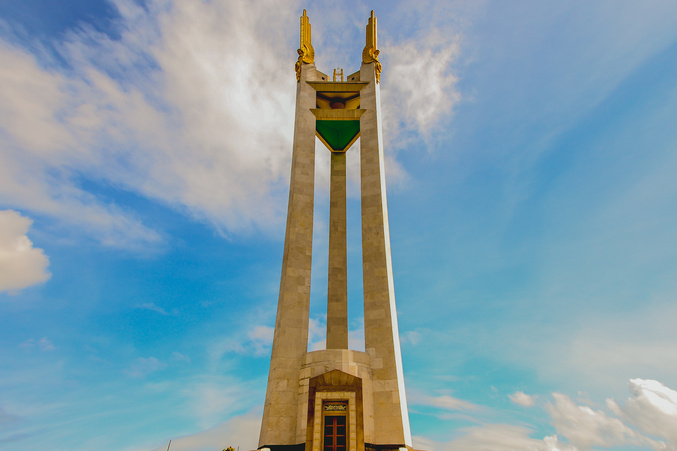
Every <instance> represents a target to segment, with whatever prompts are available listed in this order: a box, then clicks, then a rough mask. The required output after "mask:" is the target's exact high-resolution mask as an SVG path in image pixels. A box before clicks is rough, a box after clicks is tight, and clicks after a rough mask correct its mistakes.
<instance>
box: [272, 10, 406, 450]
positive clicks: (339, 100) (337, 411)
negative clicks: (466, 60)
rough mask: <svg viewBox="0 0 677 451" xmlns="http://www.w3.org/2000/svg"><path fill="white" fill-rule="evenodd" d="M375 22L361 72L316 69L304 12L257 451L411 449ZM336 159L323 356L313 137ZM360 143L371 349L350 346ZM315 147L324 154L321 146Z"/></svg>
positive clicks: (368, 344)
mask: <svg viewBox="0 0 677 451" xmlns="http://www.w3.org/2000/svg"><path fill="white" fill-rule="evenodd" d="M376 38H377V33H376V17H375V16H374V12H373V11H372V12H371V17H370V18H369V22H368V25H367V30H366V45H365V47H364V51H363V52H362V65H361V67H360V70H359V71H358V72H355V73H353V74H350V75H348V76H347V77H346V80H345V81H344V80H343V74H342V71H341V73H340V74H339V75H340V80H337V73H336V71H335V72H334V76H333V79H332V80H329V76H327V75H326V74H324V73H322V72H320V71H319V70H317V69H316V68H315V51H314V49H313V46H312V43H311V33H310V23H309V20H308V17H307V16H306V11H305V10H304V11H303V16H302V17H301V45H300V48H299V49H298V54H299V58H298V61H297V63H296V79H297V82H298V83H297V87H296V118H295V125H294V148H293V154H292V167H291V179H290V187H289V207H288V208H289V209H288V216H287V229H286V235H285V243H284V257H283V260H282V277H281V281H280V297H279V301H278V307H277V319H276V321H275V335H274V339H273V349H272V357H271V362H270V373H269V376H268V389H267V392H266V402H265V406H264V411H263V421H262V424H261V435H260V438H259V449H261V448H269V449H271V450H272V451H283V450H284V451H302V450H303V449H305V450H306V451H320V450H323V451H365V450H379V451H380V450H389V449H399V448H405V447H406V448H409V449H411V433H410V430H409V415H408V412H407V401H406V397H405V393H404V377H403V373H402V357H401V353H400V342H399V335H398V329H397V312H396V308H395V292H394V288H393V273H392V263H391V257H390V233H389V229H388V208H387V203H386V185H385V168H384V158H383V133H382V127H381V100H380V88H379V82H380V74H381V63H379V60H378V55H379V51H378V50H377V39H376ZM316 136H317V137H318V138H319V139H320V141H322V142H323V143H324V144H325V146H326V147H327V148H328V149H329V151H330V152H331V182H330V213H329V215H330V218H329V265H328V266H329V274H328V293H327V341H326V342H327V349H325V350H320V351H312V352H308V322H309V305H310V269H311V257H312V245H313V243H312V238H313V203H314V180H315V151H316V150H315V137H316ZM358 137H359V138H360V178H361V183H360V186H361V208H362V213H361V219H362V258H363V263H362V264H363V279H364V280H363V285H364V333H365V350H366V352H361V351H355V350H350V349H348V315H347V285H346V279H347V258H346V256H347V250H346V151H347V150H348V149H349V148H350V146H351V145H352V144H353V143H354V142H355V141H356V140H357V138H358ZM318 151H321V150H318Z"/></svg>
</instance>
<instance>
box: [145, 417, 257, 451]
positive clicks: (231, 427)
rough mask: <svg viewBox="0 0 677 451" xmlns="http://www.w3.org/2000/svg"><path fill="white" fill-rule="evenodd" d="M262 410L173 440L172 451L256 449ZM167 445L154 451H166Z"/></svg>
mask: <svg viewBox="0 0 677 451" xmlns="http://www.w3.org/2000/svg"><path fill="white" fill-rule="evenodd" d="M261 414H262V411H261V408H260V407H257V408H255V409H252V410H251V411H250V412H247V413H246V414H244V415H239V416H235V417H233V418H230V419H228V420H226V421H224V422H222V423H220V424H219V425H217V426H214V427H213V428H210V429H207V430H205V431H201V432H198V433H196V434H191V435H187V436H184V437H178V438H172V444H171V449H172V451H201V450H220V449H225V448H226V447H228V446H233V447H234V448H235V449H238V448H239V449H241V450H248V449H256V447H257V446H258V437H259V432H260V429H261ZM166 449H167V444H163V445H160V446H158V447H157V448H155V449H154V450H153V451H165V450H166Z"/></svg>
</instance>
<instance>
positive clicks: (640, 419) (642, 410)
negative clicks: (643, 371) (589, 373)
mask: <svg viewBox="0 0 677 451" xmlns="http://www.w3.org/2000/svg"><path fill="white" fill-rule="evenodd" d="M629 388H630V394H631V396H630V397H629V398H628V399H627V401H626V403H625V405H623V406H620V405H618V404H617V403H616V402H615V401H614V400H611V399H610V400H607V405H608V406H609V408H610V409H611V410H612V411H613V412H614V413H615V414H616V415H618V416H619V417H621V418H623V419H624V420H625V421H627V422H628V423H630V424H632V425H634V426H636V427H637V428H638V429H640V430H641V431H643V432H645V433H647V434H650V435H653V436H656V437H661V438H663V439H666V440H667V441H668V442H669V444H670V448H669V449H677V391H675V390H672V389H670V388H668V387H666V386H665V385H663V384H661V383H660V382H658V381H655V380H645V379H631V380H630V382H629Z"/></svg>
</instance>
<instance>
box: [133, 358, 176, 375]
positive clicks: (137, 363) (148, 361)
mask: <svg viewBox="0 0 677 451" xmlns="http://www.w3.org/2000/svg"><path fill="white" fill-rule="evenodd" d="M165 368H167V364H166V363H164V362H161V361H160V360H158V359H156V358H155V357H148V358H145V357H139V358H138V359H136V360H134V361H133V362H132V363H131V365H130V366H129V368H127V369H126V370H125V374H127V375H128V376H130V377H135V378H144V377H146V376H148V375H149V374H151V373H155V372H157V371H162V370H164V369H165Z"/></svg>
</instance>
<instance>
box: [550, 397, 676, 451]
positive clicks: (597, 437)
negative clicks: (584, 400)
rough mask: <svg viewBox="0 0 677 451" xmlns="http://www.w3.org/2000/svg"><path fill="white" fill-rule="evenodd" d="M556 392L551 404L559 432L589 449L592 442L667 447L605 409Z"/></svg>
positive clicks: (612, 444)
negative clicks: (594, 407)
mask: <svg viewBox="0 0 677 451" xmlns="http://www.w3.org/2000/svg"><path fill="white" fill-rule="evenodd" d="M552 396H553V399H554V401H555V402H554V404H549V405H548V408H547V410H548V413H549V414H550V416H551V417H552V424H553V426H555V428H556V429H557V432H558V433H560V434H561V435H562V436H564V437H566V438H567V440H568V441H569V442H570V443H572V444H573V445H575V446H577V447H580V448H582V449H589V448H590V447H592V446H602V447H611V446H627V445H636V446H644V447H650V448H651V449H656V450H660V449H666V445H665V443H663V442H658V441H655V440H653V439H651V438H649V437H647V436H645V435H643V434H641V433H640V432H637V431H636V430H634V429H633V428H631V427H630V426H628V425H627V424H625V423H624V422H623V421H622V420H621V419H619V418H616V417H612V416H609V415H607V414H606V413H605V412H603V411H601V410H594V409H592V408H590V407H588V406H580V405H577V404H576V403H574V402H573V401H572V400H571V398H569V397H568V396H566V395H564V394H561V393H553V395H552ZM673 427H674V424H673Z"/></svg>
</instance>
